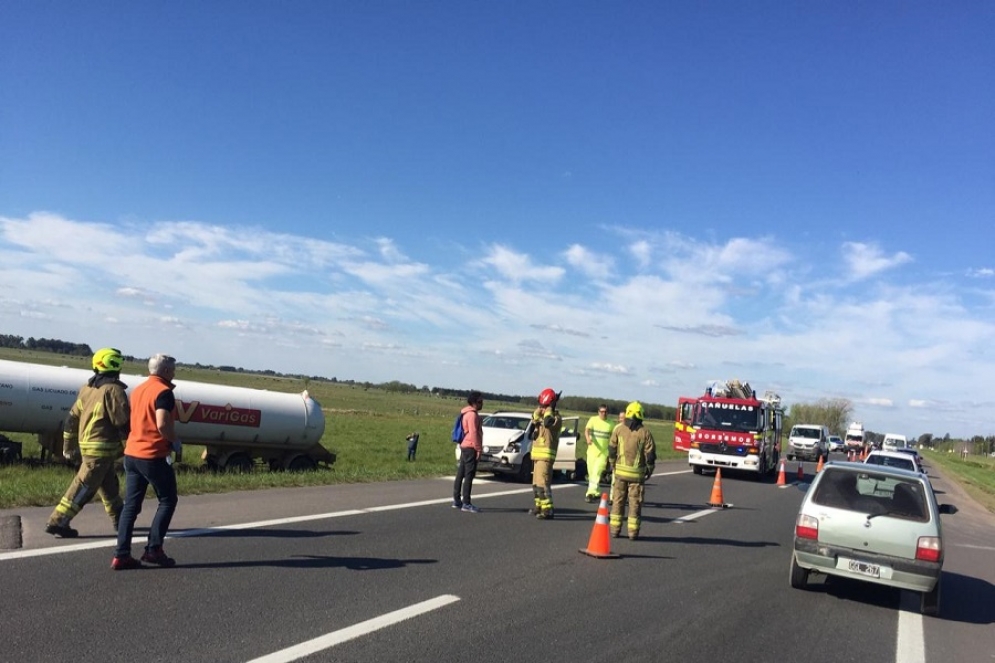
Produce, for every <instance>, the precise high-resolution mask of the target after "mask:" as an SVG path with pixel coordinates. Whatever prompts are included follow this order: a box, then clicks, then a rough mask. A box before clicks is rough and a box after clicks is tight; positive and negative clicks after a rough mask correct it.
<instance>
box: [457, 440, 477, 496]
mask: <svg viewBox="0 0 995 663" xmlns="http://www.w3.org/2000/svg"><path fill="white" fill-rule="evenodd" d="M476 474H477V450H476V449H474V448H473V447H470V448H465V447H464V448H461V449H460V458H459V465H458V466H457V467H456V483H454V484H453V502H454V503H455V502H462V503H463V504H472V502H470V491H471V490H473V477H474V476H476Z"/></svg>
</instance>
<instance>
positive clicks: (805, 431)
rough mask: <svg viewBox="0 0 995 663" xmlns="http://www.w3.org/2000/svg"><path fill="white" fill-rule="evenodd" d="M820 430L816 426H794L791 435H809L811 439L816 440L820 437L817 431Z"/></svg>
mask: <svg viewBox="0 0 995 663" xmlns="http://www.w3.org/2000/svg"><path fill="white" fill-rule="evenodd" d="M821 432H822V431H820V430H819V429H818V428H798V427H795V428H792V429H791V437H810V438H812V439H813V440H818V439H819V437H820V435H819V433H821Z"/></svg>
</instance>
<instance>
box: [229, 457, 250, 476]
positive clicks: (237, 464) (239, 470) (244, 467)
mask: <svg viewBox="0 0 995 663" xmlns="http://www.w3.org/2000/svg"><path fill="white" fill-rule="evenodd" d="M253 467H255V464H254V463H253V462H252V459H251V458H249V454H246V453H241V452H239V453H234V454H232V455H230V456H228V460H226V461H225V471H226V472H228V474H248V473H249V472H251V471H252V468H253Z"/></svg>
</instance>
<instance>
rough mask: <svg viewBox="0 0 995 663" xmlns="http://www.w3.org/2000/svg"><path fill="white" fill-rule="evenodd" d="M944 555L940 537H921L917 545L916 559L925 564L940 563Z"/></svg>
mask: <svg viewBox="0 0 995 663" xmlns="http://www.w3.org/2000/svg"><path fill="white" fill-rule="evenodd" d="M942 555H943V546H941V545H940V537H938V536H920V537H919V543H918V544H917V545H916V559H919V560H922V561H924V562H939V561H940V557H941V556H942Z"/></svg>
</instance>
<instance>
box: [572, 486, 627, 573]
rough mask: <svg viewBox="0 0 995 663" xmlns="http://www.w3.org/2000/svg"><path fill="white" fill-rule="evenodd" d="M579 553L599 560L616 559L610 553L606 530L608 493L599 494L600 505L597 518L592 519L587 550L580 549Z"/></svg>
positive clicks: (609, 542)
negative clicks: (592, 523)
mask: <svg viewBox="0 0 995 663" xmlns="http://www.w3.org/2000/svg"><path fill="white" fill-rule="evenodd" d="M580 552H582V553H584V554H585V555H590V556H591V557H597V558H599V559H608V558H616V557H618V555H616V554H615V553H613V552H612V551H611V533H610V532H609V530H608V493H601V504H599V505H598V516H597V517H596V518H595V519H594V528H593V529H592V530H591V538H590V539H588V541H587V548H583V549H581V550H580Z"/></svg>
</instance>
